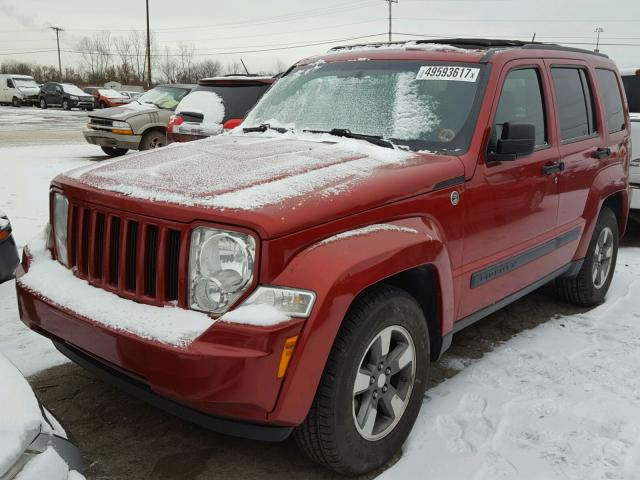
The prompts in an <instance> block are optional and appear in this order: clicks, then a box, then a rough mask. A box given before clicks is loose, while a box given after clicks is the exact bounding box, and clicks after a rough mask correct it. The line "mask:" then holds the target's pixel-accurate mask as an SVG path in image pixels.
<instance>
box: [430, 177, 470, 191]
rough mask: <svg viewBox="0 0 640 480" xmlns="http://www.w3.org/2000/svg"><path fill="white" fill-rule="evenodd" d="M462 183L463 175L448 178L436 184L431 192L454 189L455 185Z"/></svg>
mask: <svg viewBox="0 0 640 480" xmlns="http://www.w3.org/2000/svg"><path fill="white" fill-rule="evenodd" d="M463 183H464V175H460V176H459V177H454V178H449V179H447V180H443V181H442V182H438V183H436V184H435V185H434V186H433V190H434V191H435V190H444V189H445V188H449V187H454V186H456V185H462V184H463Z"/></svg>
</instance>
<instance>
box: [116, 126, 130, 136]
mask: <svg viewBox="0 0 640 480" xmlns="http://www.w3.org/2000/svg"><path fill="white" fill-rule="evenodd" d="M111 133H117V134H118V135H133V132H132V131H131V130H129V129H127V130H121V129H119V128H114V129H113V130H111Z"/></svg>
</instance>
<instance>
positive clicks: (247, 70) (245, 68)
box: [240, 57, 251, 75]
mask: <svg viewBox="0 0 640 480" xmlns="http://www.w3.org/2000/svg"><path fill="white" fill-rule="evenodd" d="M240 63H241V64H242V66H243V67H244V71H245V72H247V75H251V74H250V73H249V69H248V68H247V66H246V65H245V64H244V62H243V61H242V57H240Z"/></svg>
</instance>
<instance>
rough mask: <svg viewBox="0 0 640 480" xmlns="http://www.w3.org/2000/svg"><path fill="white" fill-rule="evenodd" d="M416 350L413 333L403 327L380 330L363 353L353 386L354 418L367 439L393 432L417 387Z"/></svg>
mask: <svg viewBox="0 0 640 480" xmlns="http://www.w3.org/2000/svg"><path fill="white" fill-rule="evenodd" d="M415 374H416V349H415V345H414V343H413V339H412V338H411V335H410V334H409V332H408V331H407V330H406V329H405V328H403V327H401V326H399V325H392V326H389V327H386V328H385V329H384V330H382V331H381V332H379V333H378V335H376V336H375V338H374V339H373V340H372V341H371V343H370V344H369V346H368V347H367V349H366V351H365V354H364V355H363V357H362V359H361V361H360V364H359V368H358V373H357V374H356V379H355V382H354V385H353V421H354V423H355V426H356V430H357V431H358V433H359V434H360V435H361V436H362V438H364V439H365V440H369V441H375V440H380V439H381V438H383V437H385V436H387V435H388V434H389V433H391V432H392V431H393V429H394V428H395V426H396V425H397V424H398V422H399V421H400V419H401V418H402V414H403V413H404V411H405V409H406V407H407V404H408V403H409V399H410V398H411V392H412V390H413V384H414V382H415Z"/></svg>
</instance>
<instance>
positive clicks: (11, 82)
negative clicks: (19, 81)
mask: <svg viewBox="0 0 640 480" xmlns="http://www.w3.org/2000/svg"><path fill="white" fill-rule="evenodd" d="M7 87H9V88H14V87H13V80H11V79H10V78H7Z"/></svg>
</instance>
